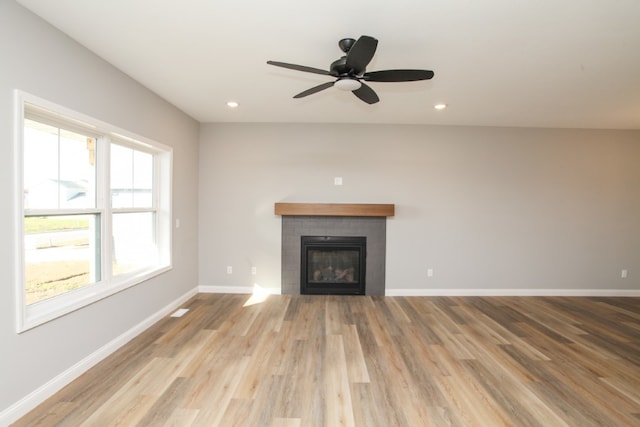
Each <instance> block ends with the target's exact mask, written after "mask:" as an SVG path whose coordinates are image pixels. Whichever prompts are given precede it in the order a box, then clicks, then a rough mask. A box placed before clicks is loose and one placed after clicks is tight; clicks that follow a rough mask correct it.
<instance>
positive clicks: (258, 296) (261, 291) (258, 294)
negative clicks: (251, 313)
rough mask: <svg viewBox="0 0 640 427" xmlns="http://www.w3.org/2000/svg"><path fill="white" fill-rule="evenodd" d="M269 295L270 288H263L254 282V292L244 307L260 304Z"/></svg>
mask: <svg viewBox="0 0 640 427" xmlns="http://www.w3.org/2000/svg"><path fill="white" fill-rule="evenodd" d="M269 295H271V291H269V289H266V288H263V287H262V286H260V285H258V284H257V283H254V285H253V293H252V294H251V296H250V297H249V299H248V300H247V301H246V302H245V303H244V305H243V307H248V306H250V305H255V304H260V303H261V302H263V301H264V300H266V299H267V298H268V297H269Z"/></svg>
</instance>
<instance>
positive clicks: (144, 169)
mask: <svg viewBox="0 0 640 427" xmlns="http://www.w3.org/2000/svg"><path fill="white" fill-rule="evenodd" d="M152 188H153V155H151V154H149V153H144V152H142V151H134V154H133V207H135V208H150V207H152V206H153V197H152V194H153V193H152Z"/></svg>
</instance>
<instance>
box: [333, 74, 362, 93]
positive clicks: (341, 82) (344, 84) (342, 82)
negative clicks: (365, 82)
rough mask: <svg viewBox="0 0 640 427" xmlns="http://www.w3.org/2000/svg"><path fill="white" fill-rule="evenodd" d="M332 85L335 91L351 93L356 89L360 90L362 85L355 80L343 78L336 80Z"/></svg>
mask: <svg viewBox="0 0 640 427" xmlns="http://www.w3.org/2000/svg"><path fill="white" fill-rule="evenodd" d="M333 85H334V86H335V87H336V89H340V90H344V91H349V92H352V91H354V90H356V89H360V87H361V86H362V83H360V82H359V81H358V80H357V79H351V78H348V77H345V78H342V79H338V80H337V81H336V82H335V83H334V84H333Z"/></svg>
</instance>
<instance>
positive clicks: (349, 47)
mask: <svg viewBox="0 0 640 427" xmlns="http://www.w3.org/2000/svg"><path fill="white" fill-rule="evenodd" d="M338 46H339V47H340V49H341V50H342V51H343V52H344V53H345V55H344V56H343V57H341V58H340V59H338V60H336V61H334V62H333V63H332V64H331V66H330V68H329V71H326V70H322V69H320V68H313V67H307V66H305V65H296V64H289V63H286V62H278V61H267V64H269V65H275V66H276V67H283V68H288V69H291V70H297V71H304V72H306V73H314V74H321V75H325V76H331V77H335V78H336V80H334V81H332V82H327V83H323V84H321V85H318V86H315V87H312V88H310V89H307V90H305V91H303V92H300V93H299V94H297V95H295V96H294V98H304V97H305V96H309V95H311V94H314V93H317V92H320V91H322V90H325V89H328V88H330V87H334V86H335V87H336V88H338V89H340V90H344V91H351V92H352V93H353V94H354V95H355V96H356V97H358V98H359V99H360V100H362V101H364V102H366V103H367V104H375V103H376V102H378V101H379V100H380V99H379V98H378V95H377V94H376V93H375V91H374V90H373V89H371V87H369V86H368V85H367V84H365V83H364V82H365V81H366V82H413V81H418V80H429V79H431V78H433V71H431V70H382V71H372V72H366V67H367V65H369V62H371V59H373V55H374V54H375V52H376V48H377V46H378V40H376V39H374V38H373V37H369V36H361V37H360V38H359V39H358V40H355V39H350V38H347V39H342V40H340V41H339V42H338Z"/></svg>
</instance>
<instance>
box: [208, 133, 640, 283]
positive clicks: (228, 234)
mask: <svg viewBox="0 0 640 427" xmlns="http://www.w3.org/2000/svg"><path fill="white" fill-rule="evenodd" d="M639 161H640V132H639V131H593V130H584V131H583V130H552V129H515V128H482V127H429V126H393V125H319V124H300V125H297V124H296V125H294V124H253V125H246V124H245V125H242V124H209V125H203V126H202V128H201V142H200V205H199V209H200V226H199V231H200V243H199V245H200V250H199V257H200V262H199V268H200V274H199V280H200V285H203V286H236V287H243V286H251V285H252V284H253V283H254V282H256V283H258V284H260V285H262V286H265V287H268V288H274V289H279V287H280V238H281V236H280V227H281V219H280V217H277V216H275V215H274V213H273V204H274V202H282V201H287V202H296V201H297V202H350V203H395V204H396V216H395V217H393V218H389V220H388V221H387V270H386V288H387V294H393V293H394V292H395V293H409V294H410V293H416V294H420V293H429V291H430V290H446V291H450V292H451V293H455V292H457V290H458V291H459V290H469V289H471V290H476V289H477V290H487V289H505V290H524V292H523V293H527V292H529V291H533V293H545V292H546V291H545V290H550V292H549V293H553V292H552V291H553V290H558V289H567V290H578V291H580V290H587V291H588V290H611V289H619V290H638V289H640V220H639V219H638V218H640V167H639V165H638V162H639ZM336 176H341V177H343V179H344V185H343V186H341V187H337V186H334V185H333V178H334V177H336ZM227 265H232V266H233V267H234V273H233V274H232V275H227V274H226V271H225V267H226V266H227ZM252 265H253V266H256V267H257V270H258V275H257V276H251V275H250V267H251V266H252ZM428 268H432V269H433V272H434V275H433V277H431V278H429V277H427V269H428ZM622 269H628V272H629V276H628V278H627V279H621V277H620V276H621V270H622Z"/></svg>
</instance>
